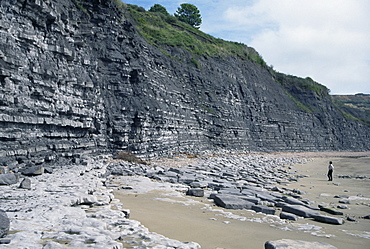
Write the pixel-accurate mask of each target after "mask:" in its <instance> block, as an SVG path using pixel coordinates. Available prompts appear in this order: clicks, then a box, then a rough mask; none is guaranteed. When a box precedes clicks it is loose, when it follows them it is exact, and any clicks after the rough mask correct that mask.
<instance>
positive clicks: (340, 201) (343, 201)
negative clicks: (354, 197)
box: [338, 199, 351, 204]
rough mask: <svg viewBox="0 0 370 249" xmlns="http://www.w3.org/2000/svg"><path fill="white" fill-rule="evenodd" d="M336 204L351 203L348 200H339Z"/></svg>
mask: <svg viewBox="0 0 370 249" xmlns="http://www.w3.org/2000/svg"><path fill="white" fill-rule="evenodd" d="M338 202H339V203H342V204H350V203H351V201H350V200H349V199H341V200H339V201H338Z"/></svg>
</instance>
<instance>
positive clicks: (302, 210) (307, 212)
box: [283, 205, 320, 218]
mask: <svg viewBox="0 0 370 249" xmlns="http://www.w3.org/2000/svg"><path fill="white" fill-rule="evenodd" d="M283 212H288V213H292V214H295V215H298V216H301V217H304V218H314V217H315V216H318V215H320V213H319V212H317V211H315V210H312V209H309V208H307V207H304V206H301V205H285V206H284V207H283Z"/></svg>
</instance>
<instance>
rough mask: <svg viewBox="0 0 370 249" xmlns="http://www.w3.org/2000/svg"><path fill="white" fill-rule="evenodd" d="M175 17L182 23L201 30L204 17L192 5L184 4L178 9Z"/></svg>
mask: <svg viewBox="0 0 370 249" xmlns="http://www.w3.org/2000/svg"><path fill="white" fill-rule="evenodd" d="M175 16H176V17H177V18H178V19H179V20H180V21H182V22H185V23H187V24H190V25H191V26H193V27H195V28H199V26H200V24H201V23H202V16H201V15H200V11H199V10H198V8H197V7H196V6H195V5H193V4H190V3H183V4H181V5H180V7H178V8H177V11H176V13H175Z"/></svg>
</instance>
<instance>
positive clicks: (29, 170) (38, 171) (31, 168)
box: [20, 165, 44, 176]
mask: <svg viewBox="0 0 370 249" xmlns="http://www.w3.org/2000/svg"><path fill="white" fill-rule="evenodd" d="M20 172H21V173H22V174H23V175H25V176H38V175H42V174H43V173H44V167H42V166H41V165H28V166H26V167H25V168H23V169H21V170H20Z"/></svg>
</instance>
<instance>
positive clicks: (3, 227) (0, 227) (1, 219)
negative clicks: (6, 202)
mask: <svg viewBox="0 0 370 249" xmlns="http://www.w3.org/2000/svg"><path fill="white" fill-rule="evenodd" d="M9 227H10V221H9V218H8V215H7V214H6V212H5V211H4V210H1V209H0V238H4V237H5V236H7V235H8V232H9Z"/></svg>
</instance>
